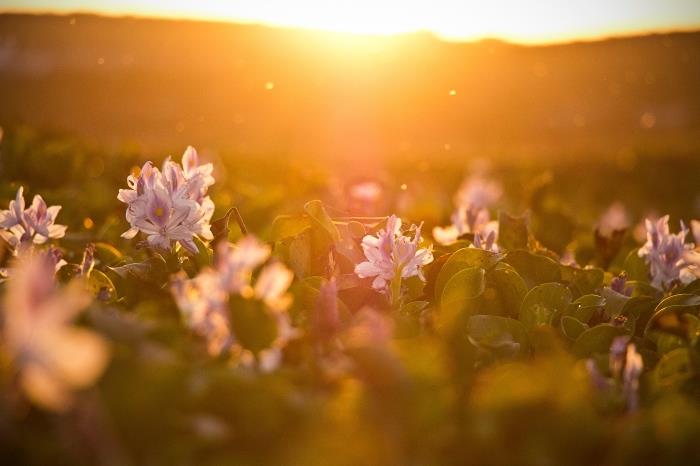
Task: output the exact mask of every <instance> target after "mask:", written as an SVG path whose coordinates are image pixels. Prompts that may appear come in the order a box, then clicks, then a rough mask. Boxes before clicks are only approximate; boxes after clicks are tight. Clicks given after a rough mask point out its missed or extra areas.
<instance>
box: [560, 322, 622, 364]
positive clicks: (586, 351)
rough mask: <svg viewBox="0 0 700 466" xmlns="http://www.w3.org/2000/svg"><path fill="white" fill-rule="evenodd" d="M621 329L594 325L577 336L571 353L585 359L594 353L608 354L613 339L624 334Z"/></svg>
mask: <svg viewBox="0 0 700 466" xmlns="http://www.w3.org/2000/svg"><path fill="white" fill-rule="evenodd" d="M626 333H627V331H626V330H625V329H624V328H623V327H616V326H614V325H610V324H601V325H596V326H595V327H592V328H589V329H588V330H586V331H584V332H583V333H581V334H580V335H579V337H578V338H577V339H576V341H575V342H574V346H573V347H572V351H573V352H574V354H575V355H576V356H577V357H579V358H585V357H588V356H591V355H593V354H595V353H603V354H604V353H608V352H609V351H610V345H611V344H612V341H613V340H614V339H615V337H617V336H620V335H624V334H626Z"/></svg>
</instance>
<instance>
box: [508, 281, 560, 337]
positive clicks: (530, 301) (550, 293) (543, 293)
mask: <svg viewBox="0 0 700 466" xmlns="http://www.w3.org/2000/svg"><path fill="white" fill-rule="evenodd" d="M570 303H571V291H569V289H568V288H567V287H566V286H564V285H562V284H561V283H543V284H542V285H537V286H536V287H534V288H533V289H531V290H530V291H529V292H528V293H527V295H525V299H524V300H523V303H522V305H521V306H520V313H519V320H520V322H522V323H523V324H525V327H526V328H527V329H532V328H534V327H537V326H541V325H551V323H552V319H553V317H554V315H555V313H557V312H563V311H564V310H565V309H566V308H567V306H568V305H569V304H570Z"/></svg>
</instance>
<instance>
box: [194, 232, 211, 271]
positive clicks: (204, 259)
mask: <svg viewBox="0 0 700 466" xmlns="http://www.w3.org/2000/svg"><path fill="white" fill-rule="evenodd" d="M192 239H193V240H194V244H196V245H197V250H198V251H197V254H196V255H195V256H194V261H195V263H196V264H197V267H198V268H199V269H202V268H204V267H210V266H211V265H212V262H213V260H214V253H213V252H212V250H211V248H210V247H209V245H207V244H206V243H205V242H204V241H202V240H201V239H200V238H199V237H198V236H196V235H195V236H194V237H193V238H192Z"/></svg>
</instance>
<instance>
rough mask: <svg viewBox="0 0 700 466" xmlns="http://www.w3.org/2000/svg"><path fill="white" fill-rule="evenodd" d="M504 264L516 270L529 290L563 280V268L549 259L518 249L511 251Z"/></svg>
mask: <svg viewBox="0 0 700 466" xmlns="http://www.w3.org/2000/svg"><path fill="white" fill-rule="evenodd" d="M503 262H506V263H508V264H510V265H512V266H513V268H515V270H516V271H517V272H518V274H520V276H521V277H522V278H523V280H525V283H526V284H527V286H528V288H532V287H533V286H535V285H540V284H542V283H551V282H558V281H560V280H561V268H560V267H559V264H558V263H556V262H555V261H553V260H552V259H550V258H549V257H545V256H541V255H538V254H533V253H531V252H529V251H524V250H521V249H517V250H515V251H509V252H508V254H506V257H505V259H503Z"/></svg>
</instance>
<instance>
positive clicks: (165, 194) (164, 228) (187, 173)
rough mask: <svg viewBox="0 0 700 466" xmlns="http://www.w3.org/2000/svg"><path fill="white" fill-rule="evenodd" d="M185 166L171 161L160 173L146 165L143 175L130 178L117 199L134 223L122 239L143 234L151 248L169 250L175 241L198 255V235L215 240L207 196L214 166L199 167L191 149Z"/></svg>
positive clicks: (148, 163)
mask: <svg viewBox="0 0 700 466" xmlns="http://www.w3.org/2000/svg"><path fill="white" fill-rule="evenodd" d="M182 164H183V166H182V167H181V166H180V165H179V164H177V163H175V162H173V161H172V160H171V159H170V158H168V159H167V160H166V161H165V162H164V163H163V167H162V170H158V169H157V168H156V167H154V166H153V164H152V163H151V162H146V163H145V164H144V165H143V167H142V168H141V172H140V175H138V176H136V175H129V177H128V178H127V185H128V186H129V189H120V190H119V195H118V196H117V198H118V199H119V200H120V201H122V202H124V203H125V204H127V210H126V220H127V221H128V222H129V223H130V224H131V228H129V230H127V231H126V232H124V233H123V234H122V237H123V238H126V239H131V238H133V237H135V236H136V235H137V234H138V233H139V232H141V233H144V234H145V235H147V242H148V244H149V245H150V246H151V247H154V248H159V249H170V248H171V246H172V243H173V242H175V243H178V244H180V245H182V246H183V247H185V248H186V249H187V250H188V251H190V252H192V253H196V252H197V246H196V244H195V242H194V237H195V236H197V237H199V238H202V239H205V240H211V239H213V235H212V233H211V225H210V222H211V217H212V215H213V214H214V203H213V202H212V200H211V198H210V197H209V196H207V195H206V194H207V190H208V188H209V186H211V185H212V184H214V177H213V176H212V175H211V173H212V171H213V166H212V165H211V164H204V165H199V161H198V157H197V152H196V151H195V150H194V149H193V148H192V147H188V148H187V150H186V151H185V153H184V155H183V156H182ZM183 167H184V168H183Z"/></svg>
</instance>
